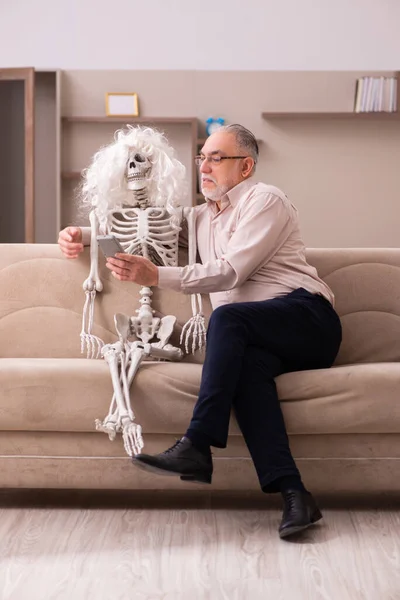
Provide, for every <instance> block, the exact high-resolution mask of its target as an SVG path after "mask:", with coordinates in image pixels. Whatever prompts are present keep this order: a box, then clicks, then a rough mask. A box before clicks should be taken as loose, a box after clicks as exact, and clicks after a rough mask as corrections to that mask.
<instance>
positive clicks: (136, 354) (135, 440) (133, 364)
mask: <svg viewBox="0 0 400 600" xmlns="http://www.w3.org/2000/svg"><path fill="white" fill-rule="evenodd" d="M146 355H147V353H146V352H145V350H144V349H143V348H141V347H140V346H139V345H138V342H134V344H132V347H131V350H130V352H129V359H130V363H129V369H128V372H127V374H126V375H125V376H124V375H123V376H122V377H123V390H124V395H125V403H126V406H127V407H128V413H129V415H128V418H126V417H125V418H123V419H122V439H123V441H124V447H125V451H126V453H127V454H128V456H133V455H134V454H135V455H136V454H140V452H141V450H142V448H143V446H144V443H143V438H142V428H141V426H140V425H139V424H138V423H135V422H134V421H135V414H134V412H133V410H132V408H131V403H130V387H131V384H132V381H133V378H134V377H135V375H136V373H137V372H138V370H139V367H140V364H141V362H142V360H143V359H144V358H145V356H146ZM124 372H125V370H124Z"/></svg>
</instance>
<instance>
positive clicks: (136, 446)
mask: <svg viewBox="0 0 400 600" xmlns="http://www.w3.org/2000/svg"><path fill="white" fill-rule="evenodd" d="M122 439H123V441H124V448H125V452H126V453H127V454H128V456H134V455H135V456H136V455H137V454H140V452H141V450H142V448H143V446H144V443H143V438H142V428H141V426H140V425H138V424H137V423H133V422H131V421H127V422H125V423H124V426H123V429H122Z"/></svg>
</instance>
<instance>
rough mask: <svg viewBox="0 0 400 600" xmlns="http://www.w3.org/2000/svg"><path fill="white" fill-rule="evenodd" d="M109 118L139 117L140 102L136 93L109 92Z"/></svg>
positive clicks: (107, 113) (107, 110)
mask: <svg viewBox="0 0 400 600" xmlns="http://www.w3.org/2000/svg"><path fill="white" fill-rule="evenodd" d="M106 115H107V117H138V116H139V101H138V95H137V94H136V93H135V92H107V93H106Z"/></svg>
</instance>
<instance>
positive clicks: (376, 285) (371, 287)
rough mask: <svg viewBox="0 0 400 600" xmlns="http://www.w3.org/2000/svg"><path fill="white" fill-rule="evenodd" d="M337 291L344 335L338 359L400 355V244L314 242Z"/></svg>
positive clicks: (321, 270)
mask: <svg viewBox="0 0 400 600" xmlns="http://www.w3.org/2000/svg"><path fill="white" fill-rule="evenodd" d="M307 259H308V261H309V262H310V263H311V264H313V265H314V266H315V267H316V268H317V270H318V274H319V276H320V277H321V278H322V279H324V281H326V283H327V284H328V285H329V286H330V287H331V289H332V290H333V292H334V294H335V308H336V311H337V312H338V314H339V316H340V319H341V322H342V327H343V341H342V345H341V348H340V351H339V355H338V357H337V359H336V364H338V365H339V364H353V363H370V362H399V361H400V249H398V248H340V249H339V248H328V249H323V248H312V249H308V250H307Z"/></svg>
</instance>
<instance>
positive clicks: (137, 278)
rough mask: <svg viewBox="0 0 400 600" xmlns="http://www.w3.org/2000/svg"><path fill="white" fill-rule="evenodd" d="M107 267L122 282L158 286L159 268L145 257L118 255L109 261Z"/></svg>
mask: <svg viewBox="0 0 400 600" xmlns="http://www.w3.org/2000/svg"><path fill="white" fill-rule="evenodd" d="M106 266H107V268H108V269H110V271H112V274H113V276H114V277H115V278H116V279H119V280H120V281H134V282H135V283H138V284H139V285H144V286H146V287H152V286H154V285H157V284H158V267H157V266H156V265H154V264H153V263H152V262H151V261H150V260H148V259H147V258H143V256H133V255H132V254H116V255H115V257H112V258H108V259H107V263H106Z"/></svg>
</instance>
